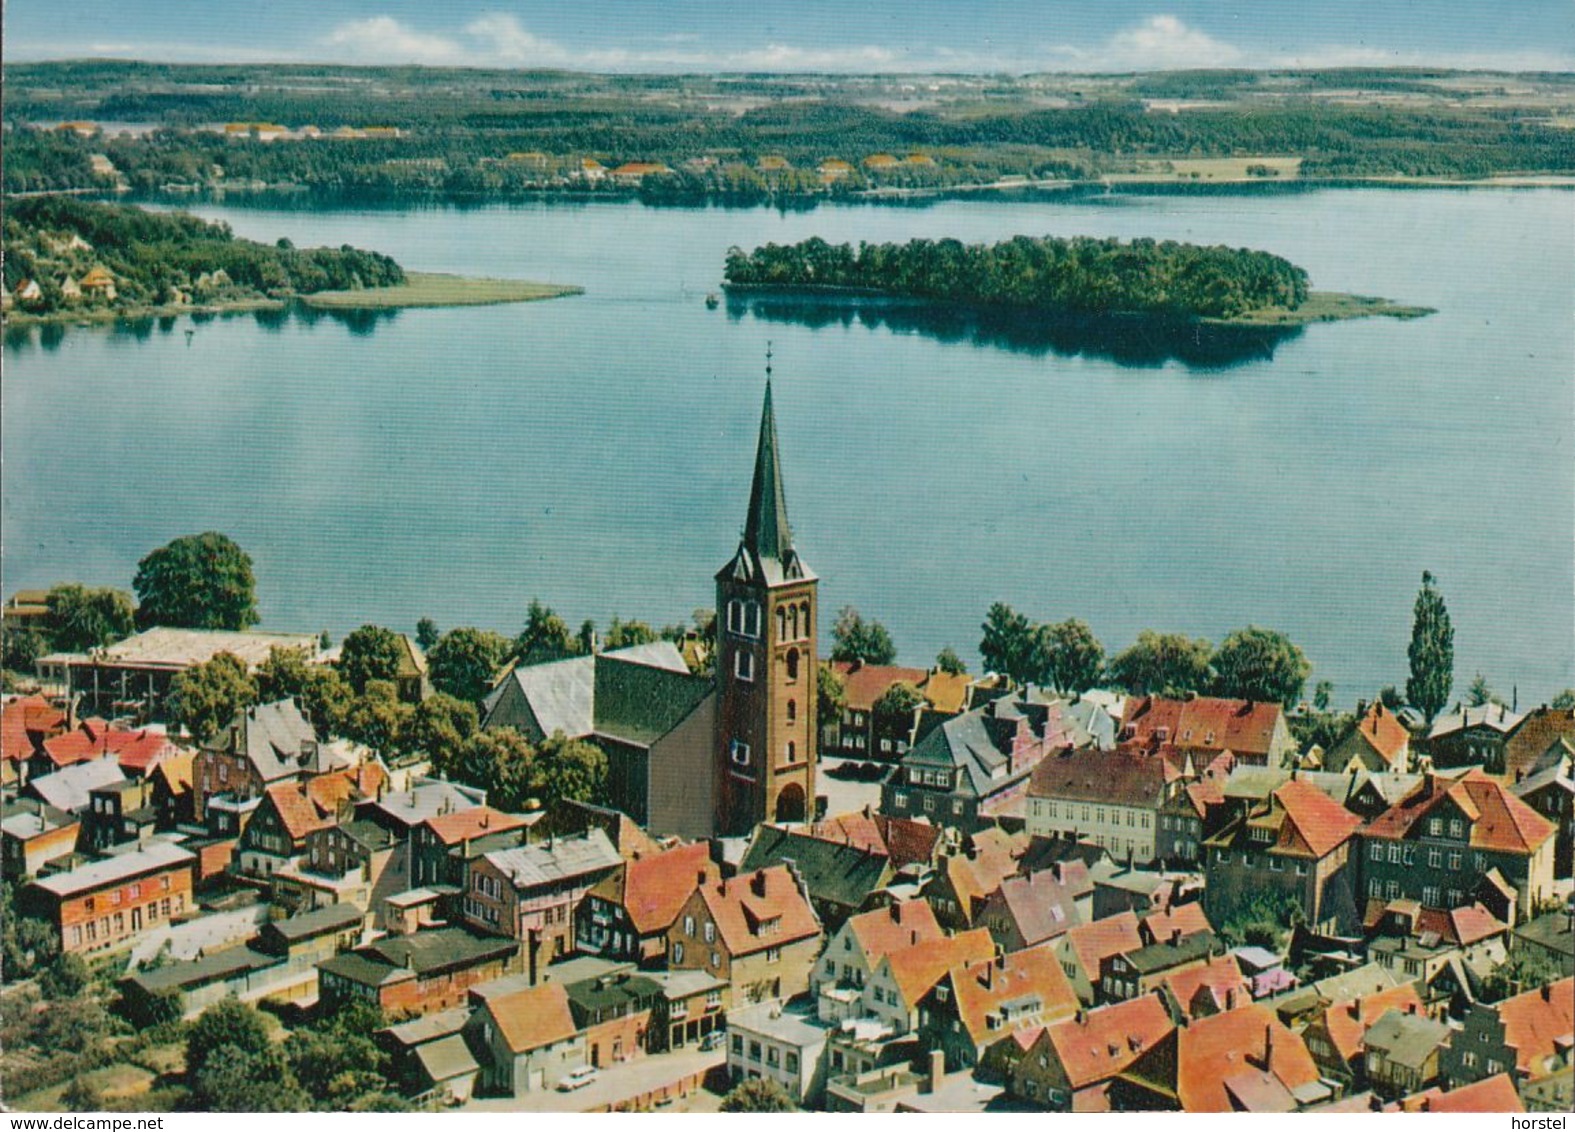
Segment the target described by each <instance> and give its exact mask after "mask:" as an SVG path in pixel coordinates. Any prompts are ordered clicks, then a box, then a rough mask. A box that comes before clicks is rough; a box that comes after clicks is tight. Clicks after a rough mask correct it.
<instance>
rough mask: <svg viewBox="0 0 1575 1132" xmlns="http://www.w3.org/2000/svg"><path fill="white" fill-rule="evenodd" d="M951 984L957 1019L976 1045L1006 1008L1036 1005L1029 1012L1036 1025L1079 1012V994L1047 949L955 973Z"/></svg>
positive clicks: (999, 957)
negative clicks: (994, 1017)
mask: <svg viewBox="0 0 1575 1132" xmlns="http://www.w3.org/2000/svg"><path fill="white" fill-rule="evenodd" d="M949 978H950V980H951V985H952V993H953V994H954V995H955V996H956V1000H957V1016H958V1018H959V1019H960V1020H961V1021H962V1024H963V1027H964V1028H965V1029H966V1030H967V1031H968V1033H969V1034H970V1035H971V1036H972V1038H973V1040H974V1042H975V1044H977V1043H980V1042H983V1041H984V1040H985V1039H986V1038H988V1037H989V1036H990V1026H989V1022H988V1017H989V1015H991V1014H993V1013H995V1012H996V1011H997V1010H998V1009H999V1008H1000V1007H1002V1006H1004V1005H1006V1004H1008V1003H1018V1002H1022V1001H1023V1000H1025V999H1026V1000H1033V999H1037V1000H1038V1002H1039V1008H1038V1009H1037V1010H1032V1011H1030V1013H1031V1015H1032V1021H1033V1022H1034V1024H1043V1023H1045V1022H1047V1021H1054V1020H1056V1019H1058V1018H1067V1017H1070V1016H1071V1015H1073V1014H1075V1013H1076V1012H1077V1006H1078V1003H1077V993H1076V992H1075V991H1074V990H1073V989H1072V984H1071V983H1069V982H1067V979H1066V975H1065V974H1064V973H1062V971H1061V964H1060V963H1058V962H1056V958H1055V952H1054V951H1053V950H1052V949H1051V948H1050V947H1049V946H1048V945H1041V946H1039V947H1030V948H1027V949H1026V950H1023V951H1011V952H1008V953H1006V954H1005V955H997V956H994V957H992V958H990V959H986V960H984V961H982V962H978V963H971V964H968V965H967V966H964V967H956V968H954V969H953V970H952V972H951V974H950V976H949ZM1013 1028H1014V1029H1019V1028H1020V1027H1013ZM1003 1036H1004V1035H1003Z"/></svg>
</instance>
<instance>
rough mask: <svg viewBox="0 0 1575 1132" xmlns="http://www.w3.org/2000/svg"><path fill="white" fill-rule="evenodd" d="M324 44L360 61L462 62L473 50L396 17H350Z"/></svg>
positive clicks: (340, 56) (342, 55) (339, 53)
mask: <svg viewBox="0 0 1575 1132" xmlns="http://www.w3.org/2000/svg"><path fill="white" fill-rule="evenodd" d="M323 44H324V46H326V47H330V48H333V49H334V54H335V56H336V57H338V58H344V59H347V60H349V61H353V62H357V63H424V64H428V65H432V66H441V65H445V64H447V65H462V64H464V63H466V62H467V61H469V53H468V52H467V51H466V50H465V48H464V47H462V46H461V45H460V44H459V43H458V42H456V41H455V40H453V39H450V38H448V37H447V36H443V35H434V34H431V33H429V32H421V31H416V30H414V29H413V28H409V27H406V26H405V25H404V24H402V23H400V22H399V21H398V20H396V19H394V17H392V16H369V17H367V18H366V19H364V20H350V21H348V22H346V23H342V24H340V25H339V26H338V27H336V28H334V29H333V31H331V32H329V33H328V35H327V36H326V37H325V38H324V40H323Z"/></svg>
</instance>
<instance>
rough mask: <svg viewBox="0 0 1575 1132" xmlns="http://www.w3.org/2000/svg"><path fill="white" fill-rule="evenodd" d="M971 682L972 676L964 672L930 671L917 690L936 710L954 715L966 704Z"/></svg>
mask: <svg viewBox="0 0 1575 1132" xmlns="http://www.w3.org/2000/svg"><path fill="white" fill-rule="evenodd" d="M972 683H973V677H972V676H969V675H968V674H967V673H966V672H959V673H956V674H955V675H953V674H952V673H950V672H932V673H930V675H929V676H928V677H927V678H926V679H925V681H924V686H923V687H921V688H920V689H919V691H921V692H923V693H924V698H925V699H927V700H929V701H930V706H931V707H933V708H934V709H935V710H936V711H939V712H946V713H947V714H949V715H956V714H957V713H958V712H960V711H962V709H963V708H964V707H966V706H967V703H968V685H970V684H972Z"/></svg>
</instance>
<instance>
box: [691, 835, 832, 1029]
mask: <svg viewBox="0 0 1575 1132" xmlns="http://www.w3.org/2000/svg"><path fill="white" fill-rule="evenodd" d="M668 940H669V942H668V947H667V961H668V966H669V968H671V969H673V970H685V969H697V970H703V971H706V972H707V973H709V974H711V975H714V976H716V977H717V978H720V979H726V980H727V982H728V984H729V986H730V988H731V990H732V999H733V1002H734V1003H735V1004H742V1003H747V1002H760V1001H763V1000H765V999H783V998H791V997H793V996H794V995H798V994H803V993H804V992H805V991H807V990H808V989H809V973H810V970H811V969H812V968H813V967H814V965H815V955H816V953H817V952H818V951H819V950H820V940H821V934H820V922H819V921H818V920H817V919H816V918H815V913H814V910H813V909H812V908H811V907H810V904H809V901H808V899H807V898H806V897H805V895H804V892H803V890H802V889H801V888H800V887H799V881H798V878H797V877H795V876H794V875H793V873H792V871H791V870H790V869H789V868H788V867H787V866H785V865H776V866H773V867H771V868H765V869H758V870H756V871H755V872H752V873H740V874H739V875H738V876H736V877H731V878H727V877H724V878H722V879H721V880H717V881H713V882H710V883H707V884H703V885H700V886H699V887H698V888H696V889H695V892H694V894H693V895H691V896H690V897H689V900H688V901H687V902H686V903H685V904H684V907H683V910H682V912H681V913H680V914H679V917H678V920H677V922H676V923H675V924H674V925H673V930H672V931H671V933H670V934H669V937H668Z"/></svg>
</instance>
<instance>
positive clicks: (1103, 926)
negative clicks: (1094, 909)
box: [1064, 912, 1143, 982]
mask: <svg viewBox="0 0 1575 1132" xmlns="http://www.w3.org/2000/svg"><path fill="white" fill-rule="evenodd" d="M1064 938H1065V939H1066V941H1067V943H1068V944H1070V945H1071V948H1072V951H1073V952H1074V953H1075V954H1076V955H1077V961H1078V963H1079V964H1080V965H1081V966H1082V968H1083V973H1084V974H1085V975H1086V976H1087V977H1088V978H1089V980H1091V981H1095V982H1097V981H1098V979H1099V965H1100V964H1101V963H1103V962H1104V961H1105V960H1106V959H1109V958H1110V957H1111V956H1112V955H1122V954H1125V953H1126V952H1128V951H1136V950H1137V949H1138V948H1140V947H1142V946H1143V940H1142V938H1141V937H1140V936H1139V935H1138V918H1137V914H1136V913H1134V912H1122V913H1120V914H1119V915H1115V916H1106V917H1105V918H1104V919H1102V920H1095V921H1094V922H1093V923H1091V924H1078V925H1077V926H1076V927H1073V928H1070V929H1069V930H1068V931H1067V933H1066V936H1065V937H1064Z"/></svg>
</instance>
